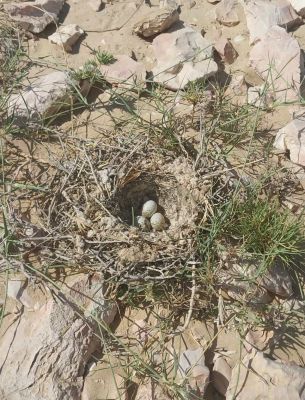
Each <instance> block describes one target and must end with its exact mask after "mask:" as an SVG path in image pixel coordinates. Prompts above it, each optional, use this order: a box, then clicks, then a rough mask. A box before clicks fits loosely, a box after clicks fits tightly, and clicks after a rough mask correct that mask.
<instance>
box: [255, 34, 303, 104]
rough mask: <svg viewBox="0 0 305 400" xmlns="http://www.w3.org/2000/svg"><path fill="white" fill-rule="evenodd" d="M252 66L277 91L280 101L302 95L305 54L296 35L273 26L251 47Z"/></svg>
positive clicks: (277, 97)
mask: <svg viewBox="0 0 305 400" xmlns="http://www.w3.org/2000/svg"><path fill="white" fill-rule="evenodd" d="M249 61H250V66H251V67H252V68H253V69H254V70H255V71H256V72H257V73H258V74H259V75H260V76H261V77H262V78H263V79H265V81H266V82H267V84H268V85H269V86H271V85H272V88H273V89H274V91H275V97H276V99H277V100H278V101H282V102H284V101H293V100H297V99H298V98H299V91H300V85H301V79H302V77H303V74H304V65H303V64H304V62H303V54H302V51H301V49H300V46H299V44H298V42H297V40H296V39H295V38H293V37H292V36H291V35H290V34H289V33H287V32H286V31H285V29H283V28H280V27H278V26H273V27H272V28H271V29H270V30H269V31H268V32H267V33H266V34H265V35H264V36H263V37H262V38H261V40H260V41H259V42H257V43H256V44H255V45H254V46H253V48H252V50H251V51H250V57H249Z"/></svg>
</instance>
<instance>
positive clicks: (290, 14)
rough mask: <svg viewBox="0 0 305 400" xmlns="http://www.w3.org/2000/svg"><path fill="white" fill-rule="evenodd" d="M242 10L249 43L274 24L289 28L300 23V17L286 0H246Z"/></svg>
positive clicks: (260, 36) (253, 41) (262, 34)
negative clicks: (271, 0)
mask: <svg viewBox="0 0 305 400" xmlns="http://www.w3.org/2000/svg"><path fill="white" fill-rule="evenodd" d="M244 10H245V14H246V19H247V26H248V29H249V32H250V43H251V44H252V43H255V42H256V41H257V40H259V39H261V38H262V37H263V36H264V35H265V34H266V33H267V32H268V31H269V29H270V28H271V27H272V26H274V25H278V26H281V27H283V28H286V29H291V28H294V27H296V26H298V25H300V24H302V18H300V17H299V15H297V14H296V12H295V11H294V9H293V8H292V7H291V5H290V4H289V3H288V1H286V0H276V2H273V3H271V2H270V1H268V0H267V1H266V0H246V1H244Z"/></svg>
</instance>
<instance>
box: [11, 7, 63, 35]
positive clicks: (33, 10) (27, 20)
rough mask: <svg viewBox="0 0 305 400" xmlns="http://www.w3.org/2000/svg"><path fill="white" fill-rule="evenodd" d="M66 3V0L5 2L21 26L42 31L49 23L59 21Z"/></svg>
mask: <svg viewBox="0 0 305 400" xmlns="http://www.w3.org/2000/svg"><path fill="white" fill-rule="evenodd" d="M64 3H65V0H36V1H35V2H25V3H17V2H16V3H9V4H5V5H4V9H5V11H7V12H8V14H9V16H10V18H11V19H12V20H14V21H15V22H17V23H18V25H19V26H20V27H21V28H23V29H25V30H28V31H30V32H33V33H40V32H42V31H43V30H44V29H45V28H46V27H47V26H48V25H49V24H51V23H56V22H57V19H58V14H59V12H60V10H61V9H62V7H63V5H64Z"/></svg>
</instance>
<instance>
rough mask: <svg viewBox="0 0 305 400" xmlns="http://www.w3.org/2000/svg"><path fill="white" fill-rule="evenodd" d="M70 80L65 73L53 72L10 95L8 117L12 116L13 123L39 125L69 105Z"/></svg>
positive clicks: (71, 81) (71, 82)
mask: <svg viewBox="0 0 305 400" xmlns="http://www.w3.org/2000/svg"><path fill="white" fill-rule="evenodd" d="M72 84H73V80H72V78H71V77H70V76H69V74H68V73H67V72H63V71H55V72H51V73H50V74H48V75H44V76H42V77H40V78H38V79H37V80H36V81H34V82H33V83H32V84H31V85H30V86H28V87H27V88H26V89H24V90H23V91H22V92H21V93H20V94H15V95H12V96H11V98H10V100H9V104H8V115H9V116H14V123H15V124H16V125H22V124H24V123H25V122H28V121H30V122H31V123H39V122H41V121H42V120H43V119H44V118H46V117H49V116H51V115H54V114H56V113H57V112H58V111H59V109H61V108H63V107H64V106H65V105H68V104H70V103H69V100H70V99H69V96H68V95H69V93H70V92H71V85H72Z"/></svg>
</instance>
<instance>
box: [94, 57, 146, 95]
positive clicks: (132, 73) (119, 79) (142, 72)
mask: <svg viewBox="0 0 305 400" xmlns="http://www.w3.org/2000/svg"><path fill="white" fill-rule="evenodd" d="M115 58H116V61H115V62H113V63H112V64H107V65H101V66H100V67H99V68H100V71H101V73H102V74H103V76H104V78H105V79H106V80H107V81H108V82H109V83H111V84H115V85H118V86H119V87H122V88H127V89H128V88H129V89H133V88H143V87H145V84H146V83H145V81H146V69H145V67H144V65H143V64H142V63H140V62H138V61H135V60H133V59H132V58H130V57H129V56H127V55H118V56H116V57H115Z"/></svg>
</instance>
